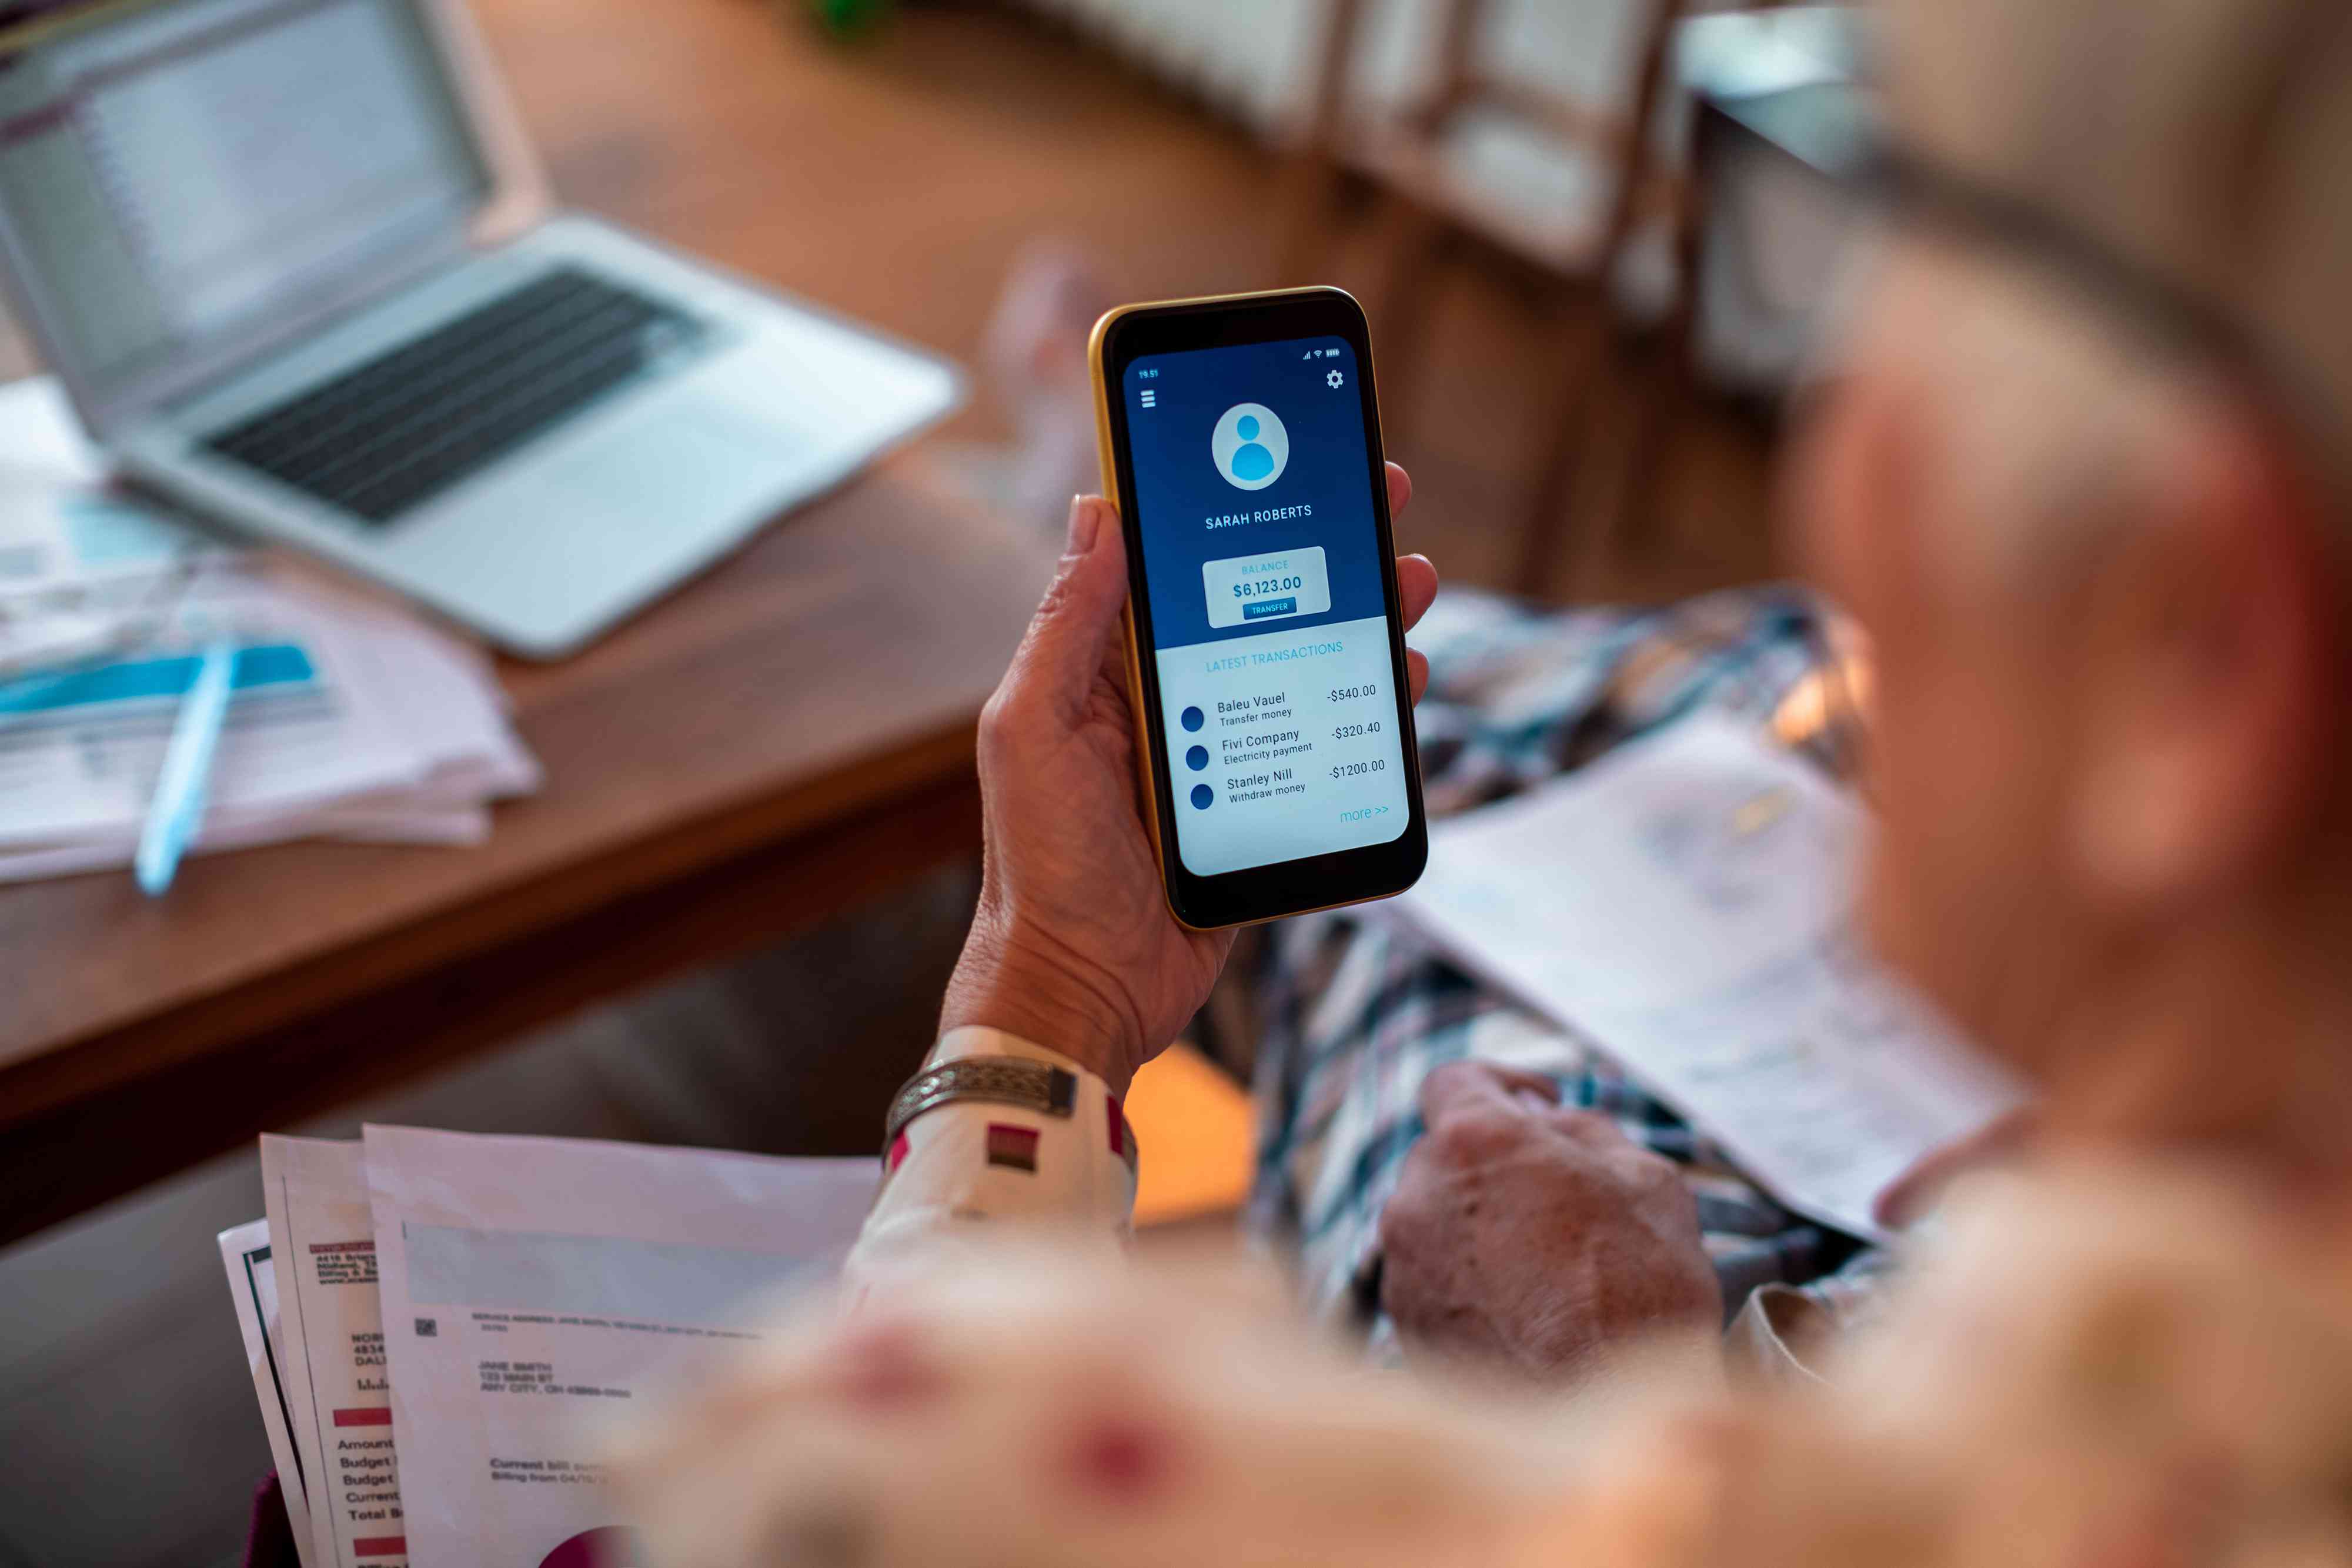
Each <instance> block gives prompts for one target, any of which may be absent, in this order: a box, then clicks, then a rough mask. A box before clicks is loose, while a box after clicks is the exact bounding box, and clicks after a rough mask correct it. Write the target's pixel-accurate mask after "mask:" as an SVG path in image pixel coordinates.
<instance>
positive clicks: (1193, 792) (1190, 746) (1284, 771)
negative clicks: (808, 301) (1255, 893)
mask: <svg viewBox="0 0 2352 1568" xmlns="http://www.w3.org/2000/svg"><path fill="white" fill-rule="evenodd" d="M1356 373H1357V364H1356V357H1355V352H1354V350H1352V349H1350V348H1349V346H1348V344H1347V343H1346V342H1345V341H1343V340H1339V339H1336V338H1306V339H1300V340H1297V341H1294V342H1285V343H1251V344H1246V345H1243V346H1241V347H1237V348H1227V349H1201V350H1191V351H1188V352H1185V353H1177V354H1157V355H1153V356H1151V357H1150V358H1147V359H1141V360H1138V361H1135V362H1134V363H1133V364H1131V365H1129V367H1128V369H1127V373H1126V376H1125V380H1124V384H1123V385H1122V386H1121V388H1120V395H1121V396H1123V397H1124V398H1125V399H1126V400H1127V428H1128V434H1129V451H1130V453H1131V455H1132V458H1133V462H1134V467H1135V497H1136V513H1137V524H1138V528H1139V531H1140V532H1141V534H1142V536H1143V566H1144V578H1145V581H1146V584H1147V586H1148V587H1149V589H1150V606H1151V635H1152V643H1153V646H1152V647H1151V648H1150V649H1148V650H1146V656H1147V657H1150V658H1151V659H1153V660H1154V662H1155V663H1156V664H1158V666H1159V671H1160V708H1161V711H1160V722H1161V724H1162V725H1163V726H1164V729H1165V733H1166V735H1167V737H1168V765H1169V776H1170V780H1171V785H1172V786H1173V800H1172V801H1171V804H1172V807H1173V810H1174V811H1175V816H1176V849H1177V854H1178V857H1179V858H1180V859H1181V861H1182V862H1183V864H1184V867H1185V869H1186V870H1188V871H1190V872H1192V873H1193V874H1194V875H1196V876H1215V875H1218V874H1220V873H1224V872H1232V871H1240V870H1243V869H1244V868H1246V867H1251V866H1262V865H1270V864H1272V863H1274V862H1278V861H1289V860H1298V859H1301V858H1303V857H1306V856H1308V855H1320V854H1329V853H1331V852H1334V851H1337V850H1351V849H1360V848H1362V847H1364V846H1366V845H1369V844H1384V843H1388V842H1390V841H1392V840H1395V839H1398V838H1401V837H1402V836H1403V834H1404V831H1405V828H1406V826H1407V825H1408V821H1409V817H1410V812H1409V810H1408V809H1407V805H1406V798H1405V783H1404V752H1403V747H1402V737H1401V736H1400V734H1399V733H1398V731H1399V725H1398V722H1397V698H1398V694H1397V693H1396V692H1394V691H1392V690H1391V681H1390V674H1391V672H1390V665H1389V621H1388V606H1387V601H1386V599H1385V597H1384V596H1383V594H1382V592H1381V559H1380V534H1379V531H1378V528H1376V526H1375V523H1374V518H1373V513H1372V497H1371V495H1370V490H1369V486H1370V466H1369V465H1370V453H1369V451H1368V450H1367V448H1366V446H1365V444H1364V426H1363V405H1362V403H1361V402H1360V401H1359V398H1360V392H1359V391H1358V388H1357V385H1356Z"/></svg>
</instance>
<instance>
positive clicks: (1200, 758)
mask: <svg viewBox="0 0 2352 1568" xmlns="http://www.w3.org/2000/svg"><path fill="white" fill-rule="evenodd" d="M1208 765H1209V748H1208V747H1205V746H1196V747H1193V748H1192V750H1190V751H1188V752H1186V753H1185V754H1184V766H1185V767H1187V768H1191V769H1192V771H1193V772H1195V773H1198V772H1199V771H1201V769H1202V768H1206V767H1207V766H1208Z"/></svg>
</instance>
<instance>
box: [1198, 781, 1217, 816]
mask: <svg viewBox="0 0 2352 1568" xmlns="http://www.w3.org/2000/svg"><path fill="white" fill-rule="evenodd" d="M1216 798H1217V792H1216V791H1215V790H1214V789H1210V788H1209V787H1208V786H1207V785H1206V784H1195V785H1193V786H1192V804H1193V805H1195V806H1198V807H1199V808H1200V809H1201V810H1203V811H1205V810H1208V809H1209V802H1210V801H1212V800H1215V799H1216Z"/></svg>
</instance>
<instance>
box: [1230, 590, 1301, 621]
mask: <svg viewBox="0 0 2352 1568" xmlns="http://www.w3.org/2000/svg"><path fill="white" fill-rule="evenodd" d="M1297 613H1298V596H1297V594H1293V595H1291V596H1290V597H1289V598H1288V599H1254V600H1252V601H1250V602H1249V603H1247V604H1244V605H1243V606H1242V619H1243V620H1244V621H1263V620H1265V618H1266V617H1267V616H1269V615H1296V614H1297Z"/></svg>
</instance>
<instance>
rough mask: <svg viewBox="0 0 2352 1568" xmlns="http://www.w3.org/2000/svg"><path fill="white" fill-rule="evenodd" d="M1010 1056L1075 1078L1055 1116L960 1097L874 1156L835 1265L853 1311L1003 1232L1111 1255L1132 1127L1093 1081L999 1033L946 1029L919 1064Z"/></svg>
mask: <svg viewBox="0 0 2352 1568" xmlns="http://www.w3.org/2000/svg"><path fill="white" fill-rule="evenodd" d="M968 1056H1017V1057H1021V1058H1024V1059H1025V1060H1027V1061H1042V1062H1044V1063H1045V1064H1046V1065H1047V1066H1050V1067H1057V1068H1060V1069H1061V1070H1062V1071H1065V1072H1067V1073H1069V1074H1070V1075H1071V1076H1072V1077H1073V1078H1075V1079H1076V1080H1077V1085H1078V1087H1077V1092H1076V1096H1075V1097H1074V1099H1073V1102H1072V1103H1071V1106H1070V1113H1069V1114H1068V1115H1066V1116H1057V1115H1051V1114H1047V1113H1044V1112H1040V1111H1034V1110H1030V1109H1028V1108H1026V1107H1024V1106H1015V1105H1002V1104H995V1103H989V1102H985V1101H964V1102H958V1103H950V1104H947V1105H942V1106H940V1107H939V1108H938V1109H937V1110H934V1111H928V1112H925V1113H923V1114H921V1115H919V1116H918V1117H916V1118H915V1119H914V1120H913V1121H912V1122H909V1123H908V1124H907V1125H906V1127H905V1128H904V1129H903V1130H902V1131H901V1132H900V1133H899V1134H898V1138H897V1140H896V1141H895V1142H894V1143H893V1144H892V1145H891V1146H890V1147H889V1148H888V1149H887V1150H885V1151H884V1152H883V1156H882V1157H883V1176H882V1191H881V1193H880V1195H879V1196H878V1197H877V1198H876V1199H875V1202H874V1208H873V1211H872V1212H871V1213H870V1214H868V1215H867V1216H866V1228H865V1229H864V1231H863V1232H862V1233H861V1234H860V1235H859V1237H858V1239H857V1245H856V1247H855V1248H854V1249H851V1252H850V1254H849V1258H848V1260H847V1262H846V1263H845V1265H844V1266H843V1270H842V1276H843V1283H844V1287H845V1289H844V1299H845V1301H847V1302H848V1303H849V1305H850V1307H851V1309H852V1310H855V1309H856V1307H857V1306H859V1305H860V1304H862V1303H863V1302H864V1301H866V1300H867V1299H868V1298H869V1297H872V1296H873V1295H875V1294H876V1293H877V1292H884V1291H887V1290H888V1288H889V1287H890V1285H891V1283H892V1281H897V1280H900V1279H903V1278H905V1277H906V1276H907V1275H908V1273H911V1272H918V1271H922V1270H930V1269H936V1268H941V1267H952V1266H954V1265H956V1264H958V1263H960V1262H963V1261H968V1260H971V1259H973V1258H975V1257H977V1256H978V1255H979V1254H981V1253H983V1252H985V1251H986V1250H988V1249H989V1248H990V1247H991V1246H992V1242H993V1241H994V1239H996V1238H998V1237H1000V1236H1002V1235H1003V1233H1004V1232H1005V1231H1007V1230H1015V1231H1020V1232H1024V1233H1034V1232H1035V1231H1036V1230H1039V1229H1050V1230H1055V1231H1058V1232H1060V1233H1062V1235H1063V1236H1064V1237H1066V1239H1070V1240H1072V1241H1075V1242H1076V1243H1077V1244H1078V1245H1080V1246H1093V1247H1099V1248H1102V1249H1107V1250H1117V1249H1122V1248H1124V1247H1125V1245H1126V1244H1127V1241H1128V1240H1129V1237H1130V1236H1131V1234H1132V1231H1133V1226H1134V1215H1135V1183H1136V1171H1135V1166H1134V1165H1133V1164H1132V1163H1131V1159H1132V1156H1134V1155H1135V1145H1134V1138H1135V1134H1134V1132H1133V1131H1132V1129H1130V1128H1129V1126H1128V1124H1127V1114H1126V1112H1125V1110H1124V1109H1123V1108H1122V1107H1121V1106H1120V1104H1119V1102H1118V1096H1117V1095H1115V1094H1113V1093H1112V1092H1110V1086H1109V1085H1108V1084H1107V1083H1105V1082H1103V1081H1102V1080H1101V1079H1100V1078H1098V1077H1097V1076H1096V1075H1095V1074H1093V1073H1091V1072H1089V1071H1087V1070H1086V1069H1085V1068H1083V1067H1080V1066H1079V1065H1078V1064H1077V1063H1076V1062H1075V1061H1071V1060H1070V1059H1069V1058H1067V1057H1066V1056H1063V1055H1062V1054H1060V1053H1059V1052H1058V1051H1048V1050H1047V1049H1045V1047H1044V1046H1040V1045H1035V1044H1033V1043H1031V1042H1030V1041H1028V1040H1023V1039H1021V1038H1020V1037H1019V1036H1017V1035H1011V1034H1007V1033H1005V1032H1004V1031H1003V1030H995V1029H984V1028H977V1027H966V1028H963V1029H957V1030H950V1031H949V1032H948V1034H947V1035H946V1036H945V1038H943V1039H942V1040H940V1042H939V1044H938V1045H936V1046H935V1047H933V1048H932V1050H931V1054H930V1055H929V1058H927V1059H926V1061H925V1062H924V1065H925V1066H926V1067H937V1066H939V1065H940V1063H942V1062H946V1061H956V1060H959V1059H961V1058H963V1057H968Z"/></svg>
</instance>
